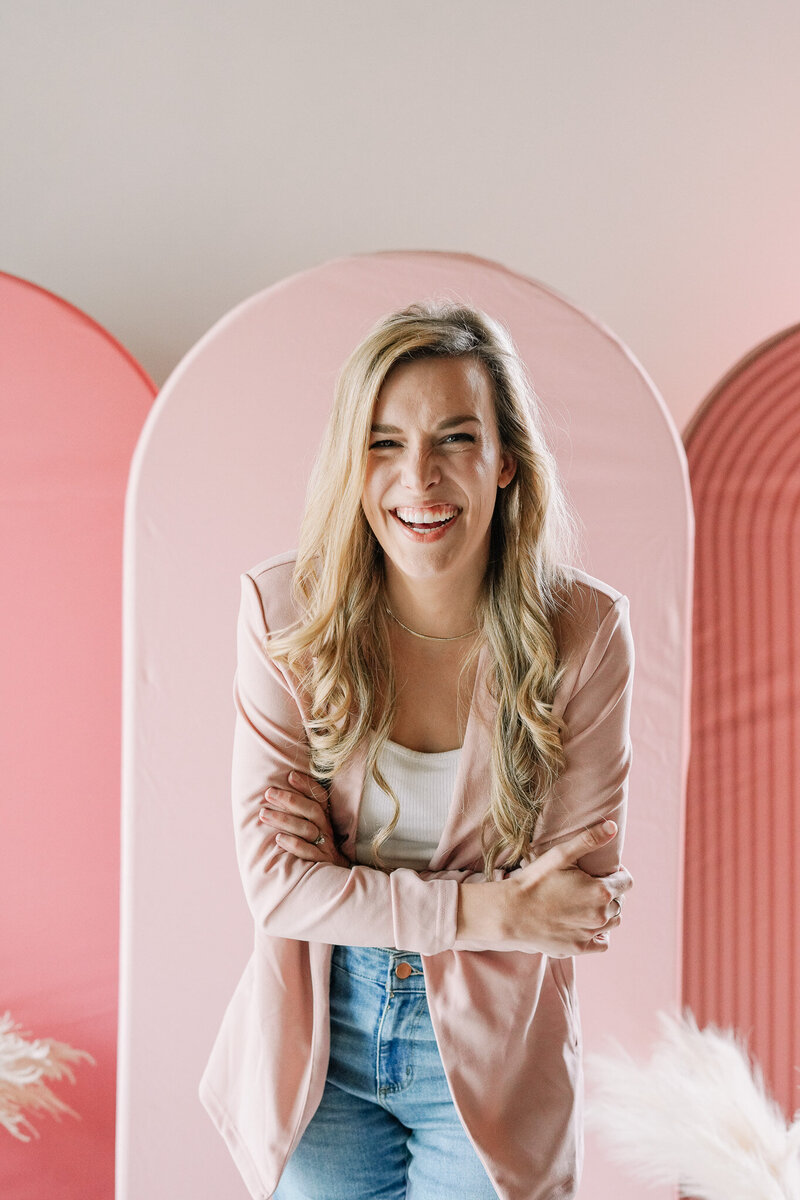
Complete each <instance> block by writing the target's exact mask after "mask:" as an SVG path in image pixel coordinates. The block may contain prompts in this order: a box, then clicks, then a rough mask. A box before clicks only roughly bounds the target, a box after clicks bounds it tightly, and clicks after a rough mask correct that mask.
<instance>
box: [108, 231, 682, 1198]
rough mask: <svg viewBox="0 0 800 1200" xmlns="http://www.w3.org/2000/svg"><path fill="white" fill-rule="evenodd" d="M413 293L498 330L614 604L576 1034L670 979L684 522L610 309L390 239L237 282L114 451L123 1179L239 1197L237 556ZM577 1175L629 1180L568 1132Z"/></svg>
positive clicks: (678, 471)
mask: <svg viewBox="0 0 800 1200" xmlns="http://www.w3.org/2000/svg"><path fill="white" fill-rule="evenodd" d="M432 296H438V297H449V298H453V299H458V300H464V301H467V302H469V303H472V304H475V305H477V306H479V307H482V308H485V309H486V310H487V311H488V312H490V313H492V314H493V315H494V316H496V317H498V318H499V319H500V320H501V321H503V322H505V323H506V324H507V326H508V327H509V329H510V330H511V333H512V335H513V337H514V339H515V341H516V343H517V345H518V347H519V348H520V350H521V352H522V354H523V357H524V358H525V359H526V361H527V363H528V364H529V367H530V370H531V374H532V377H533V381H534V384H535V386H536V388H537V391H538V393H539V395H540V396H541V398H542V401H543V403H544V406H545V408H546V411H547V414H548V416H549V426H550V429H549V432H550V436H551V440H552V443H553V446H554V449H555V451H556V453H557V455H558V458H559V461H560V463H561V467H562V470H563V473H564V475H565V478H566V482H567V485H568V487H569V489H570V491H571V493H572V495H573V497H574V499H575V502H576V504H577V507H578V510H579V511H580V513H581V515H582V517H583V519H584V522H585V525H586V532H587V538H586V541H587V547H588V549H587V553H586V555H585V558H584V562H583V565H584V567H585V568H586V569H588V570H589V571H591V572H592V573H593V574H595V575H597V576H599V577H601V578H603V579H606V580H608V581H609V582H610V583H612V584H613V585H614V586H616V587H618V588H620V589H621V590H623V591H624V592H626V593H627V594H628V595H629V596H630V599H631V612H632V624H633V630H634V636H635V638H636V646H637V675H636V684H635V695H634V717H633V721H634V728H633V735H634V743H635V753H634V763H633V773H632V777H631V818H630V827H629V840H628V846H627V850H626V855H625V860H626V863H627V864H628V865H629V866H630V868H631V870H632V871H633V873H634V875H635V876H637V877H638V879H639V885H638V888H637V891H636V893H635V899H631V902H630V904H629V906H628V911H627V915H626V920H625V923H624V924H623V926H622V927H621V929H620V931H619V932H618V934H617V935H615V938H614V941H615V946H614V949H613V950H612V952H611V953H610V954H609V955H606V956H603V957H602V958H599V959H597V958H596V959H594V960H592V961H585V962H582V963H579V972H578V973H579V986H580V990H581V996H582V1006H583V1013H584V1026H585V1030H586V1041H587V1046H589V1047H590V1048H591V1047H592V1046H594V1047H597V1046H598V1045H599V1044H600V1039H601V1036H602V1034H603V1033H604V1032H609V1033H612V1034H614V1035H616V1036H617V1037H619V1038H620V1039H621V1040H622V1041H623V1042H624V1043H626V1044H627V1045H628V1046H629V1047H631V1048H632V1049H634V1050H637V1049H643V1048H644V1047H645V1046H646V1045H647V1044H648V1043H649V1039H650V1036H651V1034H652V1032H653V1025H652V1021H651V1018H652V1014H653V1012H654V1010H655V1009H657V1008H658V1007H663V1006H671V1005H673V1004H674V1003H675V1002H676V1000H677V998H678V995H679V990H680V980H679V932H680V928H679V927H680V912H679V892H680V881H679V874H680V853H681V837H682V828H681V811H682V810H681V805H682V794H683V787H684V781H685V767H686V754H687V745H686V731H687V701H688V691H687V689H688V655H687V649H686V647H687V635H688V621H689V597H690V587H691V577H690V575H691V566H690V564H691V541H692V517H691V506H690V502H689V494H688V486H687V474H686V464H685V459H684V455H683V448H682V446H681V443H680V439H679V438H678V436H677V433H676V430H675V428H674V426H673V424H672V422H671V420H670V418H669V415H668V413H667V411H666V409H665V407H664V405H663V403H662V402H661V400H660V399H659V397H658V395H657V394H656V392H655V390H654V388H653V386H652V384H651V383H650V381H649V380H648V379H647V377H646V376H645V374H644V373H643V372H642V370H641V368H640V367H639V366H638V364H637V363H636V362H635V360H634V359H633V357H632V356H631V355H630V353H629V352H628V351H627V350H626V349H625V347H624V346H623V345H622V344H621V343H620V342H619V341H618V340H617V339H616V338H615V337H614V336H613V335H612V334H611V333H610V332H609V331H608V330H607V329H606V328H604V327H603V326H602V325H600V324H599V323H598V322H596V321H594V320H592V319H591V318H590V317H588V316H587V315H586V314H585V313H582V312H581V311H580V310H579V309H577V308H576V307H574V306H573V305H572V304H570V303H568V302H567V301H566V300H564V299H563V298H561V297H560V296H558V295H556V294H555V293H554V292H552V291H550V290H549V289H548V288H546V287H544V286H542V285H541V284H538V283H535V282H533V281H532V280H530V279H526V278H523V277H522V276H520V275H517V274H514V273H513V272H511V271H509V270H506V269H504V268H503V267H501V266H499V265H497V264H495V263H491V262H487V261H484V260H481V259H476V258H471V257H467V256H464V255H452V254H438V253H404V252H403V253H390V254H375V255H366V256H363V257H356V258H347V259H341V260H337V261H334V262H331V263H328V264H326V265H324V266H322V267H319V268H317V269H315V270H312V271H308V272H305V273H304V274H301V275H298V276H295V277H293V278H290V279H288V280H285V281H283V282H282V283H280V284H278V285H276V286H275V287H272V288H269V289H268V290H267V291H265V292H262V293H260V294H259V295H256V296H254V297H253V298H252V299H250V300H248V301H246V302H245V303H244V304H242V305H240V306H239V307H238V308H236V309H235V310H234V311H233V312H231V313H230V314H228V316H226V317H225V318H223V320H222V321H220V322H219V323H218V324H217V325H216V326H215V327H214V328H213V329H212V330H211V331H210V332H209V333H208V334H207V335H206V336H205V337H204V338H203V339H202V340H201V341H200V342H199V343H198V345H197V346H196V347H195V348H194V349H193V350H192V351H191V353H190V354H189V355H188V356H187V358H186V359H185V360H184V361H183V362H182V363H181V365H180V366H179V367H178V368H177V370H176V371H175V373H174V374H173V376H172V377H171V379H170V380H169V381H168V383H167V384H166V385H165V387H164V389H163V390H162V392H161V395H160V396H159V398H158V401H157V403H156V405H155V407H154V409H153V412H152V414H151V417H150V420H149V421H148V423H147V426H146V429H145V432H144V435H143V437H142V440H141V442H140V445H139V447H138V450H137V454H136V457H135V461H134V467H133V470H132V475H131V484H130V490H129V499H128V509H127V527H126V557H125V566H126V570H125V714H126V715H125V736H124V780H123V782H124V856H123V857H124V863H123V946H122V965H123V970H122V980H121V985H122V1009H121V1025H120V1083H119V1093H118V1180H119V1185H118V1186H119V1193H118V1195H119V1197H120V1200H174V1197H175V1196H178V1195H180V1196H192V1197H193V1198H194V1200H218V1198H219V1197H220V1196H225V1197H227V1198H230V1200H232V1198H234V1197H242V1198H243V1197H245V1196H246V1192H245V1189H244V1186H243V1184H242V1183H241V1181H240V1179H239V1177H238V1175H237V1173H236V1171H235V1169H234V1168H233V1166H232V1164H231V1162H230V1161H229V1159H228V1155H227V1151H226V1150H225V1148H224V1146H223V1144H222V1141H221V1139H219V1138H218V1137H217V1135H216V1134H215V1133H214V1132H213V1130H212V1127H211V1125H210V1122H209V1121H208V1118H207V1117H206V1115H205V1112H204V1111H203V1110H202V1109H201V1107H200V1104H199V1101H198V1099H197V1084H198V1082H199V1078H200V1074H201V1072H202V1069H203V1066H204V1064H205V1061H206V1058H207V1056H208V1053H209V1051H210V1048H211V1045H212V1042H213V1039H214V1036H215V1034H216V1030H217V1028H218V1025H219V1022H220V1019H221V1016H222V1012H223V1010H224V1007H225V1005H226V1004H227V1002H228V1000H229V998H230V995H231V993H232V991H233V988H234V986H235V984H236V982H237V980H238V978H239V975H240V974H241V971H242V969H243V968H244V965H245V962H246V960H247V958H248V957H249V954H250V950H251V943H252V930H251V923H250V919H249V914H248V911H247V908H246V905H245V902H244V898H243V896H242V895H241V887H240V883H239V878H238V872H237V868H236V863H235V860H234V853H233V837H232V829H231V818H230V807H229V771H230V753H231V734H232V728H233V707H232V700H231V684H232V679H233V672H234V666H235V656H234V646H235V638H234V635H235V624H236V611H237V606H238V596H239V574H240V572H241V571H242V570H244V569H246V568H248V567H249V566H252V565H253V564H254V563H256V562H258V561H260V560H261V559H263V558H265V557H267V556H268V555H270V554H273V553H277V552H278V551H282V550H285V549H288V548H291V547H292V546H293V545H295V544H296V538H297V529H298V523H299V517H300V514H301V510H302V505H303V496H304V490H305V485H306V480H307V477H308V472H309V468H310V465H311V462H312V459H313V455H314V452H315V449H316V447H317V444H318V441H319V438H320V435H321V432H322V429H323V425H324V422H325V419H326V417H327V414H328V412H329V409H330V403H331V396H332V390H333V385H334V380H335V377H336V373H337V371H338V368H339V367H340V365H341V363H342V362H343V361H344V359H345V357H346V356H347V354H348V353H349V351H350V350H351V349H352V347H353V346H354V345H355V344H356V342H357V341H359V340H360V338H361V337H362V336H363V335H364V333H365V332H366V331H367V329H368V328H369V327H370V325H371V324H372V323H373V322H374V321H375V319H376V318H377V317H378V316H380V315H381V314H383V313H385V312H388V311H390V310H392V309H396V308H398V307H401V306H403V305H406V304H408V303H410V302H411V301H413V300H418V299H420V298H426V297H432ZM521 1102H524V1098H521ZM668 1194H669V1195H671V1192H666V1191H662V1192H661V1193H658V1192H654V1193H653V1195H654V1196H655V1197H658V1196H659V1195H661V1197H662V1200H663V1197H664V1196H665V1195H668ZM581 1195H582V1198H583V1200H609V1197H611V1196H612V1195H613V1196H614V1197H615V1200H633V1198H634V1197H638V1195H639V1190H638V1188H637V1187H635V1186H633V1185H631V1184H630V1183H629V1182H628V1181H626V1180H625V1179H624V1178H622V1177H621V1176H620V1174H619V1173H618V1172H617V1171H616V1170H615V1169H613V1168H612V1167H610V1166H609V1165H608V1164H607V1163H605V1162H604V1161H603V1159H602V1157H601V1155H600V1153H599V1151H598V1150H597V1148H596V1147H593V1146H590V1147H589V1153H588V1156H587V1174H586V1182H585V1185H584V1189H583V1191H582V1193H581Z"/></svg>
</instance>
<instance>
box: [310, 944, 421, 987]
mask: <svg viewBox="0 0 800 1200" xmlns="http://www.w3.org/2000/svg"><path fill="white" fill-rule="evenodd" d="M331 963H332V964H335V965H336V966H337V967H340V968H341V969H342V970H344V971H348V972H349V973H350V974H351V975H358V976H359V977H360V978H361V979H370V980H372V981H373V982H374V983H381V984H389V983H390V984H391V986H392V988H393V989H394V990H398V989H399V988H405V990H407V991H418V992H422V991H424V990H425V977H424V974H423V970H422V956H421V955H420V954H417V953H416V952H412V951H405V950H394V949H391V948H389V947H386V946H334V947H333V952H332V955H331ZM400 963H408V966H409V967H411V973H410V974H409V973H407V972H406V971H401V974H400V975H398V974H397V967H398V966H399V965H400ZM403 975H405V978H403Z"/></svg>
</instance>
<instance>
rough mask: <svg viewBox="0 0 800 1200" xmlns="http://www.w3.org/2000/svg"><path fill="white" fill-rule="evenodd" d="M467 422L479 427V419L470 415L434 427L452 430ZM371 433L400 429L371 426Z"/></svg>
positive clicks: (400, 430) (390, 426) (450, 419)
mask: <svg viewBox="0 0 800 1200" xmlns="http://www.w3.org/2000/svg"><path fill="white" fill-rule="evenodd" d="M468 421H474V423H475V424H476V425H480V419H479V418H478V417H473V416H472V415H470V414H468V413H467V414H465V415H464V416H463V417H448V418H447V420H446V421H440V422H439V424H438V425H437V426H436V428H437V429H452V428H453V426H454V425H465V424H466V423H467V422H468ZM371 431H372V433H402V432H403V431H402V429H398V428H397V426H396V425H372V426H371Z"/></svg>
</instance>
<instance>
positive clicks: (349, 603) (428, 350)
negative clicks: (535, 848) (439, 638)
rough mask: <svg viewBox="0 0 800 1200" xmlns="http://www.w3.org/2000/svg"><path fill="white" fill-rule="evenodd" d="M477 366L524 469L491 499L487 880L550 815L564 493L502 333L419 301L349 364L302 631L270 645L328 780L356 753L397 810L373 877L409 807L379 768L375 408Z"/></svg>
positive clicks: (306, 567) (297, 587) (333, 423)
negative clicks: (442, 373) (434, 372)
mask: <svg viewBox="0 0 800 1200" xmlns="http://www.w3.org/2000/svg"><path fill="white" fill-rule="evenodd" d="M442 356H444V357H451V358H460V357H462V356H470V357H471V358H473V359H475V360H477V361H478V362H480V363H482V364H483V366H484V367H485V369H486V370H487V372H488V374H489V377H490V379H491V382H492V385H493V391H494V402H495V413H496V417H497V428H498V433H499V438H500V443H501V446H502V449H503V450H504V451H507V452H509V453H510V454H511V455H512V456H513V458H514V460H515V461H516V464H517V469H516V473H515V475H514V478H513V479H512V480H511V482H510V483H509V484H508V485H507V486H506V487H505V488H503V489H499V490H498V494H497V500H496V504H495V510H494V514H493V517H492V527H491V534H490V538H491V543H490V553H489V564H488V569H487V572H486V575H485V578H484V581H483V588H482V592H481V596H480V599H479V602H478V608H477V613H476V616H477V624H478V628H479V630H480V632H481V637H480V638H479V639H478V640H477V642H476V644H475V646H474V648H473V650H472V652H471V654H470V656H469V658H468V661H467V663H465V667H464V669H466V667H467V666H469V665H470V663H471V662H473V660H474V657H475V656H476V655H477V654H478V653H479V651H480V648H481V646H482V645H484V644H486V643H488V646H489V650H490V658H491V661H492V667H491V670H490V673H489V678H488V680H487V682H488V685H489V689H490V691H491V693H492V695H493V697H494V699H495V700H496V702H497V714H496V717H495V727H494V731H493V738H492V788H491V796H490V801H489V804H488V807H487V812H486V814H485V816H484V820H483V825H482V829H481V844H482V850H483V868H484V874H485V876H486V878H487V879H491V878H493V873H494V870H495V866H496V864H497V865H499V864H498V863H497V860H498V859H500V860H501V862H502V865H503V866H504V867H506V868H509V867H513V866H515V865H517V863H519V861H520V860H521V858H522V857H523V856H525V855H526V854H527V853H528V851H529V843H530V841H531V839H532V837H533V834H534V827H535V825H536V822H537V820H538V817H539V814H540V812H541V810H542V806H543V804H544V802H545V799H546V797H547V794H548V792H549V791H550V789H551V787H552V785H553V783H554V782H555V780H556V779H557V777H558V775H559V774H560V773H561V771H562V769H563V766H564V754H563V749H562V736H561V734H562V728H561V724H560V722H559V721H557V720H556V719H555V718H554V717H553V715H552V711H551V710H552V702H553V697H554V694H555V690H556V687H557V685H558V683H559V681H560V679H561V678H562V675H563V672H564V669H565V664H564V663H563V662H561V661H559V654H558V646H557V642H556V637H555V632H554V625H555V621H556V619H557V614H558V612H559V611H561V610H563V609H564V608H566V607H569V597H570V594H571V590H572V589H571V584H572V581H573V573H572V569H571V567H570V566H569V565H567V564H569V563H572V562H575V561H576V560H577V548H578V542H579V537H578V522H577V520H576V518H575V516H574V513H573V511H572V509H571V507H570V505H569V504H568V501H567V499H566V496H565V494H564V491H563V489H562V487H561V485H560V482H559V477H558V471H557V468H556V464H555V460H554V458H553V455H552V453H551V451H550V450H549V448H548V446H547V444H546V442H545V439H544V435H543V432H542V428H541V418H540V415H539V412H538V405H537V401H536V397H535V394H534V392H533V388H532V386H531V384H530V382H529V380H528V376H527V372H526V370H525V367H524V364H523V362H522V360H521V358H520V356H519V354H518V353H517V351H516V349H515V347H514V344H513V342H512V340H511V337H510V335H509V334H508V332H507V330H506V329H505V328H504V327H503V326H502V325H501V324H499V322H497V321H495V320H494V319H492V318H491V317H489V316H488V315H487V314H486V313H484V312H481V311H479V310H477V309H474V308H470V307H467V306H464V305H460V304H453V303H449V302H428V303H419V304H412V305H411V306H410V307H408V308H406V309H403V310H402V311H400V312H396V313H392V314H390V315H388V316H386V317H384V318H383V319H382V320H381V321H379V322H378V324H377V325H375V327H374V328H373V329H372V330H371V331H370V332H369V333H368V334H367V336H366V337H365V338H364V340H363V341H362V342H361V343H360V344H359V345H358V346H357V347H356V348H355V350H354V351H353V352H352V354H351V355H350V357H349V358H348V359H347V361H346V362H345V364H344V366H343V367H342V370H341V372H340V374H339V378H338V381H337V385H336V392H335V399H334V405H333V411H332V413H331V417H330V421H329V424H328V428H327V431H326V434H325V436H324V438H323V441H322V446H321V449H320V452H319V455H318V457H317V460H316V463H315V466H314V469H313V472H312V475H311V480H310V483H309V488H308V494H307V500H306V509H305V514H304V517H303V522H302V525H301V530H300V541H299V549H298V555H297V562H296V566H295V570H294V576H293V591H294V597H295V600H296V602H297V604H298V606H299V609H300V611H301V614H302V615H301V617H300V619H299V620H298V622H297V623H296V624H294V625H292V626H291V627H290V628H288V629H285V630H279V631H277V632H276V633H273V634H271V635H269V636H268V638H267V639H266V643H265V648H266V650H267V653H268V654H269V655H270V657H271V658H272V659H273V660H274V661H275V662H278V663H280V664H281V665H283V666H285V667H286V668H288V669H289V670H290V671H291V672H293V673H294V674H295V675H296V676H297V677H298V678H299V679H300V680H301V682H302V684H303V686H304V688H305V690H306V692H307V694H308V696H309V701H310V720H309V721H308V723H307V733H308V739H309V744H310V752H311V763H312V770H313V772H314V774H315V776H316V777H317V778H318V779H319V780H321V781H325V782H328V781H330V780H331V779H332V778H333V777H334V776H335V775H336V773H337V772H338V771H339V770H341V768H342V767H343V766H344V764H345V763H346V762H347V760H348V759H350V757H351V756H352V754H353V753H354V752H355V751H356V749H357V748H360V747H361V746H362V744H363V745H365V746H366V762H367V766H366V769H367V771H368V772H372V775H373V776H374V778H375V779H376V781H377V783H378V784H379V786H380V787H381V788H382V789H383V790H384V791H385V792H386V793H387V794H388V795H389V796H390V798H391V799H392V801H393V804H394V813H393V816H392V818H391V820H390V821H388V822H387V823H386V824H385V825H384V826H383V827H382V828H381V829H379V830H378V831H377V832H376V834H375V835H374V837H373V839H372V851H373V855H374V861H375V863H376V865H378V866H379V867H382V868H384V867H385V864H384V861H383V859H382V858H381V855H380V847H381V845H382V844H383V843H384V842H385V841H386V839H387V838H388V837H389V836H390V835H391V833H392V831H393V829H394V828H395V826H396V824H397V820H398V817H399V815H400V804H399V801H398V799H397V796H396V795H395V794H394V792H393V791H392V789H391V788H390V786H389V785H388V783H387V781H386V779H385V778H384V777H383V775H382V773H381V771H380V769H379V767H378V755H379V753H380V750H381V748H382V746H383V745H384V743H385V741H386V739H387V738H388V737H389V734H390V731H391V728H392V724H393V719H394V713H395V704H396V688H395V680H394V673H393V668H392V658H391V652H390V642H389V628H388V621H387V616H386V608H385V602H384V586H385V584H384V571H383V551H382V549H381V547H380V545H379V543H378V541H377V539H376V538H375V536H374V534H373V532H372V530H371V529H370V527H369V525H368V524H367V520H366V518H365V516H364V512H363V509H362V506H361V495H362V492H363V488H364V480H365V475H366V467H367V450H368V443H369V434H370V427H371V422H372V414H373V410H374V407H375V403H376V400H377V397H378V393H379V392H380V389H381V386H382V384H383V382H384V380H385V379H386V376H387V375H388V373H389V371H390V370H391V369H392V367H394V366H395V365H396V364H398V363H405V362H410V361H414V360H417V359H420V358H428V357H431V358H432V357H442Z"/></svg>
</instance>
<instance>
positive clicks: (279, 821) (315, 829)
mask: <svg viewBox="0 0 800 1200" xmlns="http://www.w3.org/2000/svg"><path fill="white" fill-rule="evenodd" d="M259 817H260V819H261V822H262V824H264V825H271V826H272V827H273V828H274V829H279V830H280V831H281V832H282V833H288V834H292V835H293V836H294V837H298V838H304V839H305V840H306V841H309V840H310V841H312V842H313V841H316V839H317V838H318V837H319V835H320V833H322V830H321V829H320V827H319V825H315V824H314V822H313V821H308V820H306V819H305V817H294V816H292V815H291V813H287V812H279V811H277V810H275V809H268V808H266V809H265V808H262V809H261V812H260V813H259Z"/></svg>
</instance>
